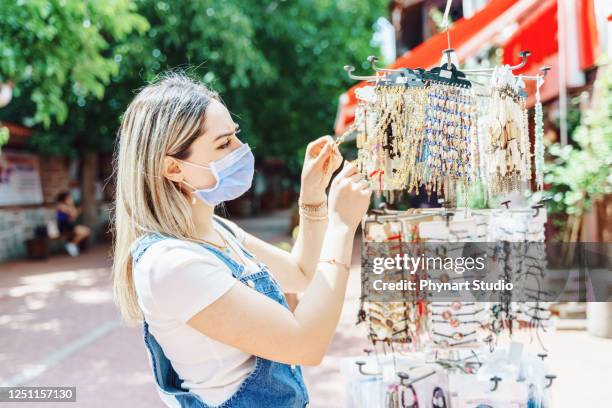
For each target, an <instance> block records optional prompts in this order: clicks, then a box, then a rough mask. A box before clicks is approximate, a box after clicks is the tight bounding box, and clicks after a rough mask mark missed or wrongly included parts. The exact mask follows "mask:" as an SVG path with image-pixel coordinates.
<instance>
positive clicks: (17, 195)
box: [0, 149, 43, 206]
mask: <svg viewBox="0 0 612 408" xmlns="http://www.w3.org/2000/svg"><path fill="white" fill-rule="evenodd" d="M42 203H43V194H42V186H41V183H40V167H39V163H38V156H36V155H35V154H32V153H22V152H15V151H10V150H6V149H2V154H0V206H7V205H25V204H42Z"/></svg>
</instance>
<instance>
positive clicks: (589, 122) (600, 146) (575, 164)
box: [545, 62, 612, 241]
mask: <svg viewBox="0 0 612 408" xmlns="http://www.w3.org/2000/svg"><path fill="white" fill-rule="evenodd" d="M594 98H595V99H594V101H595V102H594V103H593V104H592V107H591V109H589V110H587V111H586V113H585V114H584V115H583V116H582V119H581V123H580V125H579V126H577V127H576V129H575V131H574V132H573V134H572V139H573V140H574V141H575V142H576V146H572V145H567V146H561V145H559V144H556V145H553V146H551V148H550V153H551V154H552V156H553V157H554V160H553V161H552V162H551V163H550V164H547V166H546V171H547V174H546V177H545V181H546V183H550V185H551V188H550V191H548V192H547V194H548V195H549V197H550V198H551V202H550V204H549V209H550V211H551V212H552V213H553V214H567V215H569V222H567V223H566V222H563V223H562V226H564V227H565V229H564V233H565V237H566V240H568V241H575V240H576V239H577V234H578V231H579V229H580V225H581V220H582V216H583V215H584V214H585V213H586V212H588V211H590V210H591V208H592V206H593V203H594V202H595V201H596V200H598V199H601V198H602V197H604V196H605V195H607V194H612V171H611V169H612V119H611V118H610V112H611V111H612V69H610V66H609V64H606V63H605V62H603V63H602V64H600V67H599V72H598V76H597V80H596V82H595V85H594Z"/></svg>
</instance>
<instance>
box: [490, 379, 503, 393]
mask: <svg viewBox="0 0 612 408" xmlns="http://www.w3.org/2000/svg"><path fill="white" fill-rule="evenodd" d="M490 380H491V381H493V383H494V385H493V388H491V391H495V390H496V389H497V387H498V386H499V382H500V381H501V380H502V379H501V378H500V377H498V376H494V377H491V379H490Z"/></svg>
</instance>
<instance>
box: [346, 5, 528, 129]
mask: <svg viewBox="0 0 612 408" xmlns="http://www.w3.org/2000/svg"><path fill="white" fill-rule="evenodd" d="M539 2H540V0H492V1H491V2H490V3H489V4H488V5H487V6H486V7H485V8H484V9H482V10H481V11H479V12H478V13H476V14H475V15H474V16H472V17H471V18H469V19H466V18H462V19H460V20H458V21H456V22H455V23H454V24H453V25H452V27H451V28H450V29H449V34H450V39H451V47H452V48H454V49H455V50H456V52H457V56H458V58H459V61H460V62H463V61H464V60H465V59H466V58H467V57H469V56H471V55H473V54H474V53H475V52H477V51H478V50H479V49H480V47H481V46H482V44H483V43H485V42H487V41H490V40H491V38H492V37H493V36H495V35H496V34H499V31H500V30H502V29H503V28H504V27H506V26H508V25H509V24H511V23H512V22H514V21H516V20H517V19H518V18H519V17H520V16H521V15H524V14H525V13H527V12H529V11H530V10H531V9H533V7H536V6H537V5H538V3H539ZM446 48H448V42H447V35H446V33H438V34H437V35H435V36H433V37H432V38H430V39H429V40H427V41H425V42H424V43H422V44H420V45H419V46H418V47H416V48H414V49H413V50H411V51H409V52H407V53H406V54H404V55H403V56H401V57H400V58H398V59H397V60H396V61H395V62H394V63H393V64H391V65H390V66H389V68H402V67H408V68H419V67H420V68H426V69H429V68H431V67H433V66H435V65H437V64H439V63H440V61H441V59H442V51H444V50H445V49H446ZM366 84H367V83H366V82H365V81H363V82H360V83H358V84H356V85H354V86H353V87H351V88H350V89H349V90H348V91H347V92H345V93H344V94H342V95H341V96H340V105H339V109H338V115H337V117H336V124H335V132H336V134H341V133H342V132H343V131H344V130H345V129H346V128H347V127H348V126H349V125H350V124H351V123H352V122H353V120H354V119H355V106H356V103H357V100H356V98H355V89H357V88H359V87H362V86H365V85H366Z"/></svg>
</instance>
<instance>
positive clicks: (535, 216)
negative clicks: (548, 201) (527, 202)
mask: <svg viewBox="0 0 612 408" xmlns="http://www.w3.org/2000/svg"><path fill="white" fill-rule="evenodd" d="M542 207H544V204H536V205H532V206H531V208H533V209H534V210H536V212H535V214H533V218H537V217H538V215H540V208H542Z"/></svg>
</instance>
